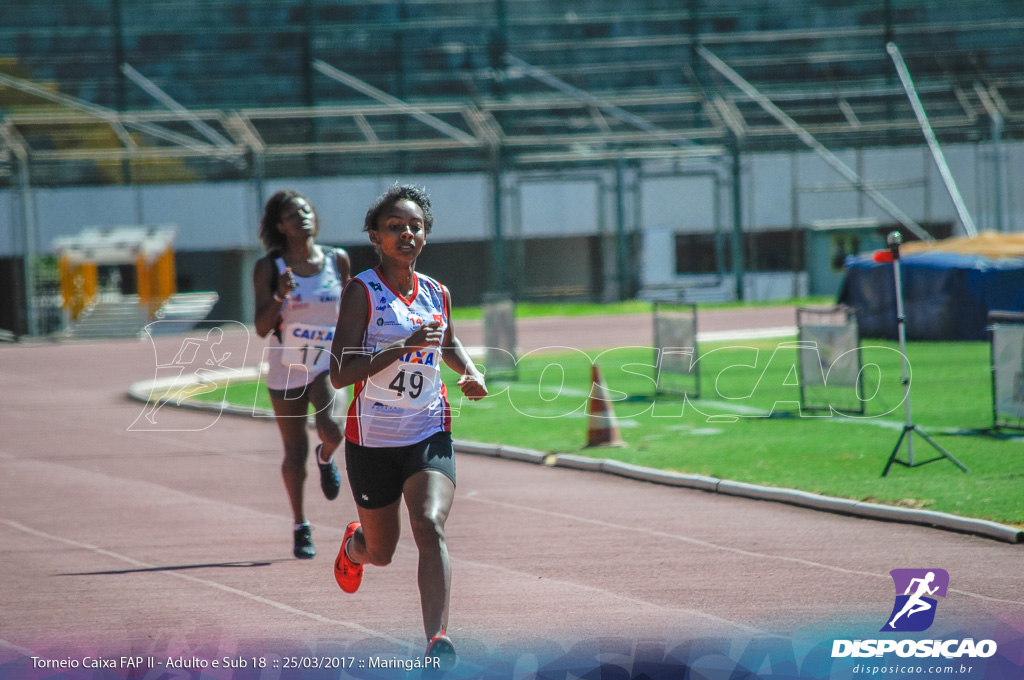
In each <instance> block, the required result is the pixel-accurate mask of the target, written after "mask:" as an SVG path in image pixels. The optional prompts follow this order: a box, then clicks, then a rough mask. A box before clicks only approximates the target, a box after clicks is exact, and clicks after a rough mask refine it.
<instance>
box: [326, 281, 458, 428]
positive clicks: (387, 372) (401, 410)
mask: <svg viewBox="0 0 1024 680" xmlns="http://www.w3.org/2000/svg"><path fill="white" fill-rule="evenodd" d="M355 282H358V284H359V285H361V286H362V287H363V288H364V289H365V291H366V301H367V306H368V308H369V313H368V314H367V317H366V333H365V335H364V336H363V347H362V349H363V351H364V352H368V353H372V352H375V351H378V350H380V349H382V348H384V347H385V346H387V345H389V344H391V343H393V342H395V341H396V340H404V339H405V338H407V337H409V336H410V335H412V333H413V332H414V331H415V330H416V329H417V328H419V327H420V326H422V325H423V324H425V323H430V322H432V321H438V322H440V324H441V331H442V333H443V332H445V331H446V330H447V328H448V301H447V300H446V294H445V290H444V288H442V286H441V284H439V283H438V282H437V281H435V280H434V279H432V278H430V277H429V276H424V275H423V274H419V273H417V274H416V280H415V283H414V288H413V291H412V294H411V295H410V297H408V298H405V297H403V296H402V295H400V294H399V293H398V292H397V291H395V290H393V289H392V288H391V286H389V285H388V283H387V281H385V280H384V279H383V277H382V276H381V275H380V271H379V269H368V270H366V271H364V272H363V273H361V274H359V275H357V276H355V277H354V278H353V279H352V283H355ZM450 430H451V409H450V408H449V405H448V397H447V390H446V389H445V385H444V383H443V382H441V348H440V347H425V348H423V349H422V350H413V351H410V352H408V353H406V354H405V355H403V356H402V357H401V358H400V359H399V360H398V361H395V362H394V363H392V364H390V365H389V366H388V367H387V368H386V369H384V370H383V371H381V372H379V373H377V374H375V375H373V376H371V377H370V378H369V379H368V380H366V381H363V382H358V383H356V384H355V386H354V389H353V397H352V403H351V405H350V406H349V410H348V419H347V422H346V425H345V438H346V439H348V440H349V441H350V442H353V443H356V444H360V445H362V446H370V447H385V446H408V445H410V444H417V443H419V442H421V441H423V440H424V439H426V438H427V437H429V436H431V435H433V434H435V433H437V432H441V431H450Z"/></svg>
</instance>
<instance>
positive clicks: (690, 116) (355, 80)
mask: <svg viewBox="0 0 1024 680" xmlns="http://www.w3.org/2000/svg"><path fill="white" fill-rule="evenodd" d="M3 15H4V19H3V21H2V22H0V114H2V118H0V215H3V216H4V218H3V219H4V222H6V223H8V224H9V225H10V228H9V229H5V230H4V232H6V233H5V234H4V235H2V236H0V280H3V281H4V283H5V285H7V286H8V290H16V291H18V294H17V295H16V296H15V299H16V300H18V301H19V302H18V304H17V305H15V306H12V307H9V308H5V310H4V311H3V312H2V313H0V328H4V329H8V330H10V331H13V332H14V333H15V334H19V335H20V334H25V333H30V334H46V333H49V332H54V330H55V329H57V328H59V327H60V326H61V325H62V324H65V323H66V322H67V320H66V319H63V320H62V319H60V318H57V316H56V315H54V314H53V313H52V309H53V308H54V303H53V298H54V296H55V295H56V292H55V289H54V284H53V280H54V276H53V274H52V272H53V271H54V267H53V266H52V263H50V262H49V259H52V258H53V256H54V251H53V248H52V243H54V242H55V241H56V240H57V239H59V238H60V237H65V236H68V235H71V234H76V233H79V232H81V231H82V230H83V229H95V228H97V227H99V228H104V227H110V228H113V227H122V226H124V225H135V226H139V227H150V228H155V227H161V228H163V227H165V226H167V225H170V226H172V227H173V228H174V229H175V233H176V237H175V244H174V258H175V269H174V271H175V277H176V281H175V285H176V289H177V290H178V291H180V292H190V291H199V290H214V291H216V293H217V294H218V301H217V307H215V308H214V311H213V316H214V317H215V318H218V319H239V320H247V319H248V317H249V315H250V311H249V310H250V309H251V304H252V301H251V292H248V291H247V289H248V288H249V287H251V286H250V284H249V273H250V271H251V267H252V263H253V261H254V260H255V258H256V257H258V256H259V255H260V252H259V251H258V244H257V241H256V238H255V232H256V226H255V225H256V223H257V221H258V218H259V210H260V206H261V205H262V202H263V200H264V199H265V197H266V196H268V195H269V194H270V193H271V192H272V191H273V190H275V189H277V188H282V187H294V188H298V189H299V190H301V191H303V192H304V193H306V194H307V195H309V196H311V197H312V198H313V200H314V202H315V203H316V205H317V207H318V209H319V210H320V213H321V217H322V237H321V238H322V240H324V241H326V242H329V243H336V244H338V245H342V246H345V247H346V248H349V249H350V251H351V252H352V255H353V259H354V264H355V265H356V266H357V268H358V267H360V266H368V265H370V264H372V257H373V256H372V251H371V250H370V249H369V247H368V246H366V245H365V241H364V239H363V237H362V236H361V234H360V233H359V227H360V224H361V221H362V214H363V212H364V211H365V207H366V206H367V205H368V203H369V202H370V200H371V199H372V197H373V196H374V195H375V194H376V193H377V192H378V191H379V190H380V188H381V187H382V186H386V185H388V184H390V183H391V182H393V181H395V180H402V181H414V182H417V183H422V184H425V185H426V186H427V187H428V189H429V190H430V191H431V194H432V195H433V196H434V199H435V204H436V210H437V215H438V228H437V230H436V233H435V235H434V236H433V238H434V241H433V242H432V245H431V247H430V248H428V250H427V251H425V253H424V256H423V262H422V264H421V267H420V268H421V269H422V270H423V271H426V272H430V273H435V274H436V275H437V276H438V277H439V278H442V279H443V280H445V281H449V282H450V283H451V287H452V289H453V293H454V294H455V295H456V298H457V299H458V300H460V301H462V302H464V303H476V302H479V301H480V300H482V299H483V298H484V296H485V294H486V293H488V292H508V293H511V294H512V295H513V296H514V297H516V298H517V299H543V300H565V299H585V300H615V299H623V298H631V297H637V296H640V297H648V298H662V297H664V298H668V299H674V300H679V301H700V300H726V299H763V298H772V297H796V296H801V295H807V294H810V293H817V294H834V293H836V292H837V290H838V286H839V282H840V280H841V277H842V269H843V260H844V258H845V256H846V255H852V254H856V253H857V252H860V251H863V250H865V249H868V248H870V247H873V246H874V245H877V244H879V243H881V239H883V238H884V234H885V233H886V231H887V230H888V229H891V228H894V227H898V228H902V229H903V230H904V231H905V232H907V235H908V238H911V239H915V238H919V239H923V240H928V239H933V238H934V239H941V238H945V237H949V236H959V235H964V234H968V235H969V234H971V233H972V232H975V231H978V230H993V231H1004V232H1005V231H1018V230H1020V229H1024V214H1022V211H1024V196H1021V195H1020V193H1019V192H1015V189H1014V183H1015V178H1016V177H1019V176H1020V174H1021V173H1022V172H1024V145H1022V143H1021V142H1022V138H1024V51H1022V50H1021V49H1020V47H1019V42H1020V39H1019V36H1020V35H1021V32H1022V30H1024V9H1022V7H1021V6H1020V3H1019V2H1018V0H986V1H981V0H956V1H953V0H786V1H783V0H719V1H716V2H709V1H708V0H675V1H672V2H670V1H668V0H635V1H633V2H628V3H627V2H621V1H613V0H575V1H570V0H394V1H390V2H380V1H374V0H371V1H362V2H353V1H345V0H290V1H289V0H273V1H271V0H249V1H247V2H240V1H231V2H228V1H223V0H175V1H174V2H171V1H169V0H131V1H130V2H129V1H125V0H75V1H74V2H72V1H70V0H56V1H54V0H47V1H43V0H26V1H25V2H20V3H8V6H5V8H4V11H3ZM916 103H919V105H915V104H916ZM48 258H49V259H48ZM456 262H458V263H459V266H458V267H457V266H456V265H455V263H456ZM26 264H27V266H26ZM111 271H112V270H111ZM108 273H109V272H108ZM102 277H103V273H102V272H101V278H102ZM116 278H117V281H118V283H119V285H121V286H124V287H125V288H126V289H127V291H128V292H132V288H133V286H136V287H137V285H136V283H133V280H132V274H131V272H130V271H129V270H127V269H125V268H124V267H122V268H121V269H119V270H118V274H117V277H116ZM101 283H102V282H101ZM47 310H50V311H47Z"/></svg>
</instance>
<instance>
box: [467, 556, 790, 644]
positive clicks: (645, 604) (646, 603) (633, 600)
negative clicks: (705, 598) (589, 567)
mask: <svg viewBox="0 0 1024 680" xmlns="http://www.w3.org/2000/svg"><path fill="white" fill-rule="evenodd" d="M450 559H451V561H452V562H453V563H457V564H466V565H470V566H472V567H475V568H477V569H491V570H495V571H500V572H502V573H504V574H511V575H512V576H517V577H520V578H523V579H528V580H533V579H534V578H536V574H535V573H529V572H523V571H516V570H514V569H508V568H506V567H501V566H498V565H496V564H485V563H482V562H474V561H472V560H467V559H458V558H454V557H452V558H450ZM544 580H545V581H546V582H548V583H555V584H558V585H561V586H565V587H567V588H575V589H577V590H585V591H588V592H592V593H598V594H600V595H604V596H606V597H608V598H611V599H615V600H621V601H622V602H627V603H629V604H633V605H637V607H638V608H648V609H650V608H653V609H659V610H662V611H671V612H678V613H680V614H686V615H691V616H695V617H698V618H702V619H707V620H709V621H714V622H716V623H722V624H726V625H728V626H731V627H733V628H738V629H739V630H741V631H743V632H745V633H751V634H754V635H767V636H770V637H784V638H788V636H785V635H778V634H775V633H769V632H768V631H764V630H761V629H760V628H754V627H752V626H747V625H744V624H742V623H737V622H736V621H730V620H729V619H723V618H721V617H720V616H715V615H714V614H708V613H707V612H702V611H699V610H696V609H687V608H686V607H669V606H666V605H663V604H658V603H656V602H651V601H650V600H643V599H640V598H637V597H629V596H628V595H622V594H620V593H616V592H614V591H611V590H607V589H605V588H598V587H596V586H588V585H586V584H583V583H575V582H573V581H563V580H562V579H555V578H550V577H545V578H544Z"/></svg>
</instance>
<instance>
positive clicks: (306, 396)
mask: <svg viewBox="0 0 1024 680" xmlns="http://www.w3.org/2000/svg"><path fill="white" fill-rule="evenodd" d="M318 231H319V226H318V224H317V219H316V214H315V212H314V210H313V207H312V205H310V203H309V201H308V200H306V198H305V197H303V196H302V195H300V194H299V193H298V192H296V191H291V190H284V191H278V192H277V193H275V194H274V195H273V196H271V197H270V199H268V200H267V204H266V206H265V207H264V212H263V219H262V221H261V223H260V241H261V242H262V243H263V247H264V249H265V250H266V251H267V255H266V257H263V258H261V259H260V260H258V261H257V262H256V266H255V267H254V269H253V291H254V295H255V302H256V314H255V319H254V322H255V326H256V332H257V333H258V334H259V335H260V337H266V336H267V335H271V334H272V337H271V339H270V342H269V346H268V347H267V350H266V352H264V360H265V361H266V363H267V364H268V370H267V378H266V380H267V388H268V391H269V392H270V402H271V404H272V405H273V407H274V415H275V416H276V421H277V426H278V429H279V430H280V432H281V439H282V441H283V443H284V462H283V463H282V465H281V474H282V476H283V477H284V484H285V489H286V490H287V492H288V500H289V503H290V505H291V509H292V516H293V519H294V522H295V526H294V530H293V535H292V539H293V541H292V552H293V553H294V555H295V556H296V557H297V558H299V559H308V558H311V557H313V556H314V555H315V554H316V548H314V546H313V538H312V535H311V529H310V526H309V522H307V521H306V515H305V511H304V507H303V506H304V503H303V491H304V486H305V480H306V459H307V458H308V457H309V435H308V433H307V429H306V419H307V418H308V413H309V406H310V405H311V404H312V406H313V410H314V411H315V412H316V415H315V420H316V427H317V434H318V436H319V439H320V444H318V445H317V447H316V455H317V464H318V466H319V469H320V487H321V489H322V490H323V492H324V495H325V496H327V498H328V499H329V500H333V499H334V498H337V496H338V492H339V490H340V488H341V476H340V475H339V474H338V468H337V466H336V465H335V463H334V451H335V449H337V448H338V446H339V445H340V444H341V429H340V428H339V427H338V424H337V423H335V422H334V420H333V419H332V418H331V411H332V403H333V401H334V399H335V393H334V390H333V389H332V387H331V385H330V381H329V370H330V349H331V341H332V339H333V336H334V329H335V326H336V324H337V322H338V309H339V307H340V304H341V291H342V287H343V286H344V284H345V282H346V281H348V278H349V270H350V265H349V259H348V254H347V253H345V251H344V250H341V249H340V248H333V249H332V248H326V247H323V246H319V245H317V244H316V236H317V232H318Z"/></svg>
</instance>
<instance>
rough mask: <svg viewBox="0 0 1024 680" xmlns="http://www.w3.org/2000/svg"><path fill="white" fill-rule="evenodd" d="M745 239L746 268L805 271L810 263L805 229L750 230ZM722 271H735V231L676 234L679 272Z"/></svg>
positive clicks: (703, 272) (709, 272)
mask: <svg viewBox="0 0 1024 680" xmlns="http://www.w3.org/2000/svg"><path fill="white" fill-rule="evenodd" d="M742 243H743V269H744V270H746V271H759V272H779V271H802V270H803V269H804V268H805V267H806V250H805V243H804V234H803V232H801V231H794V230H791V229H787V230H785V231H758V232H748V233H745V234H743V236H742ZM719 252H720V253H721V255H719V254H718V253H719ZM719 271H732V234H721V235H719V236H717V237H716V235H715V234H676V274H716V273H718V272H719Z"/></svg>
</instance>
